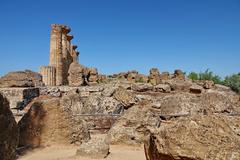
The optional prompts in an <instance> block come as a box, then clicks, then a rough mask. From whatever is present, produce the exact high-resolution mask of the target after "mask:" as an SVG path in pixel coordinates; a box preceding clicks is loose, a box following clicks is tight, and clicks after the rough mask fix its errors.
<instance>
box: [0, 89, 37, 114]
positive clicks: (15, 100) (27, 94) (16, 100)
mask: <svg viewBox="0 0 240 160" xmlns="http://www.w3.org/2000/svg"><path fill="white" fill-rule="evenodd" d="M0 93H1V94H3V95H4V96H5V97H6V98H7V99H8V101H9V105H10V109H11V110H12V112H13V113H14V114H16V113H17V110H16V108H24V107H25V106H26V105H27V104H28V103H29V102H30V101H31V100H32V99H33V98H35V97H38V96H39V94H40V93H39V88H0Z"/></svg>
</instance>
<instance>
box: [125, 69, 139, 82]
mask: <svg viewBox="0 0 240 160" xmlns="http://www.w3.org/2000/svg"><path fill="white" fill-rule="evenodd" d="M137 75H138V72H137V71H129V72H128V74H127V80H128V81H129V82H131V83H135V82H136V78H137Z"/></svg>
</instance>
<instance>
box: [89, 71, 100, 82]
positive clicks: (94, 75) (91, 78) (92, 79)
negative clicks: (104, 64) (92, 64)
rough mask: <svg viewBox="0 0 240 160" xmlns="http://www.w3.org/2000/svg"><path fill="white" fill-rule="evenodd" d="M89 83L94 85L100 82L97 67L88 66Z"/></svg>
mask: <svg viewBox="0 0 240 160" xmlns="http://www.w3.org/2000/svg"><path fill="white" fill-rule="evenodd" d="M88 74H89V75H88V83H89V85H94V84H97V83H98V71H97V68H88Z"/></svg>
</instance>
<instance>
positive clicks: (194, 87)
mask: <svg viewBox="0 0 240 160" xmlns="http://www.w3.org/2000/svg"><path fill="white" fill-rule="evenodd" d="M189 91H190V93H194V94H200V93H202V92H203V87H202V86H199V85H196V84H194V85H192V86H191V87H190V89H189Z"/></svg>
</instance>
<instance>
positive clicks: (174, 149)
mask: <svg viewBox="0 0 240 160" xmlns="http://www.w3.org/2000/svg"><path fill="white" fill-rule="evenodd" d="M239 120H240V119H239V117H228V116H216V115H197V116H193V117H181V118H179V119H175V120H171V121H162V122H161V125H160V128H158V129H155V130H154V131H151V134H150V136H149V139H148V140H147V141H146V143H145V153H146V157H147V160H159V159H163V160H222V159H232V160H238V159H239V157H240V145H239V140H240V136H239V129H238V128H237V126H238V124H239Z"/></svg>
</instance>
